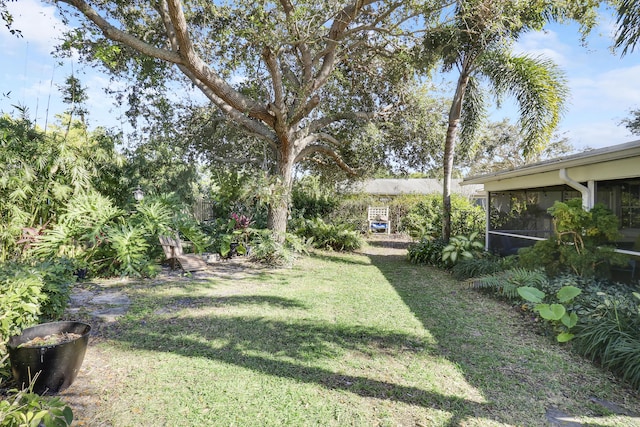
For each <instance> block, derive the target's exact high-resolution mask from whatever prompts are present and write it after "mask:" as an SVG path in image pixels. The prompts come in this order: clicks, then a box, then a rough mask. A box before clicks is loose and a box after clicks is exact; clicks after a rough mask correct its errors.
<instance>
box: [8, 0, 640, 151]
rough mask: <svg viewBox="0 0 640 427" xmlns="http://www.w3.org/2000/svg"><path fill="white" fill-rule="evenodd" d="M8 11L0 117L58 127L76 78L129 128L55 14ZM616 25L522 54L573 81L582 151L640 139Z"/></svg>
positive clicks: (570, 109)
mask: <svg viewBox="0 0 640 427" xmlns="http://www.w3.org/2000/svg"><path fill="white" fill-rule="evenodd" d="M8 6H9V10H10V11H11V13H12V14H13V15H14V19H15V22H14V27H15V28H17V29H20V30H21V32H22V35H23V37H22V38H16V37H15V36H13V35H11V34H10V33H9V31H8V30H7V29H6V28H5V27H4V26H2V27H1V28H0V52H2V58H3V59H2V62H1V63H0V112H2V113H10V114H11V113H14V112H15V108H14V107H13V106H14V105H19V106H22V107H25V106H26V107H27V108H28V111H29V114H30V117H31V118H32V119H33V120H35V121H36V122H37V123H38V125H40V126H42V127H44V126H45V124H50V123H52V122H53V121H54V120H55V115H56V114H58V113H60V112H62V111H63V110H64V109H65V106H64V105H63V104H62V103H61V102H60V101H59V100H60V98H61V96H60V91H59V89H58V87H59V86H60V85H62V84H63V82H64V80H65V78H66V77H67V76H69V75H71V73H72V72H73V73H74V75H76V76H77V77H78V78H79V79H80V80H81V82H82V84H83V86H86V87H87V88H88V95H89V100H88V102H87V104H88V110H89V113H90V114H89V125H90V126H91V127H94V126H106V127H116V128H120V127H126V125H124V124H123V123H122V122H121V121H120V119H119V116H121V113H122V111H120V110H119V107H115V106H114V105H113V104H112V102H111V101H110V100H109V99H108V98H107V97H106V95H105V94H104V88H105V87H109V86H110V85H111V86H112V85H114V83H113V82H110V80H109V76H108V75H106V74H102V73H100V72H98V71H96V70H93V69H92V68H91V67H89V66H87V65H83V64H81V63H79V62H78V60H77V59H64V60H61V59H58V58H54V57H53V56H52V55H51V54H50V53H51V52H52V51H53V50H54V46H55V45H56V40H57V39H58V38H59V36H60V34H61V31H62V30H63V29H64V24H63V23H62V21H61V20H60V18H59V17H58V16H57V15H56V12H55V8H54V7H53V6H51V5H48V4H45V3H43V2H41V1H39V0H20V1H18V2H9V3H8ZM614 24H615V22H614V19H613V13H611V12H609V13H606V11H605V13H603V14H602V16H601V20H600V26H599V27H598V28H596V29H595V30H594V31H593V32H592V34H591V36H590V37H589V38H588V39H587V46H586V47H585V46H583V45H581V43H580V37H579V34H578V29H577V26H575V25H552V26H550V27H549V28H548V29H547V30H546V31H544V32H536V33H529V34H526V35H525V36H524V37H523V38H522V39H521V40H520V41H519V42H518V44H517V45H516V47H515V49H516V52H518V53H526V54H530V55H534V56H535V55H543V56H545V57H547V58H549V59H552V60H553V61H554V62H556V64H558V65H559V66H560V68H561V69H562V70H563V71H564V72H565V73H566V78H567V81H568V85H569V90H570V95H569V99H568V105H567V111H566V113H565V115H564V116H563V118H562V120H561V122H560V125H559V128H558V133H559V134H560V135H562V136H564V137H567V138H569V142H570V143H571V144H572V145H573V146H574V147H575V149H576V150H577V151H582V150H584V149H587V148H601V147H606V146H611V145H616V144H622V143H625V142H629V141H633V140H636V139H640V137H638V136H633V135H631V133H630V132H628V131H627V129H626V128H625V127H624V126H623V125H621V124H620V122H621V121H622V120H623V119H624V118H627V117H629V115H630V111H631V110H632V109H638V108H640V49H638V50H637V51H636V52H632V53H630V54H628V55H627V56H625V57H623V58H621V57H620V55H616V54H613V53H612V52H611V49H610V46H611V44H612V34H613V30H614ZM503 118H509V119H510V120H511V121H512V122H515V121H516V120H517V114H516V111H515V108H514V105H513V103H512V102H509V101H507V102H505V103H504V104H503V106H502V108H500V109H494V110H493V112H492V114H491V119H492V120H495V121H499V120H501V119H503Z"/></svg>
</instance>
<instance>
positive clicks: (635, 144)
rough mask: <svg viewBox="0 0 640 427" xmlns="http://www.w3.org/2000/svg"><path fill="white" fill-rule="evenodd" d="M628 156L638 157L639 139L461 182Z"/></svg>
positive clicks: (581, 164)
mask: <svg viewBox="0 0 640 427" xmlns="http://www.w3.org/2000/svg"><path fill="white" fill-rule="evenodd" d="M629 157H640V140H637V141H632V142H628V143H626V144H619V145H613V146H610V147H605V148H600V149H597V150H590V151H585V152H582V153H577V154H572V155H569V156H565V157H559V158H557V159H551V160H545V161H543V162H538V163H533V164H530V165H526V166H522V167H520V168H517V169H511V170H507V171H499V172H492V173H488V174H485V175H478V176H472V177H468V178H465V179H464V180H463V182H462V184H463V185H464V184H484V183H486V182H493V181H500V180H503V179H508V178H516V177H521V176H527V175H535V174H538V173H542V172H549V171H554V170H560V169H567V168H572V167H576V166H584V165H589V164H594V163H603V162H607V161H611V160H619V159H625V158H629ZM639 170H640V167H639Z"/></svg>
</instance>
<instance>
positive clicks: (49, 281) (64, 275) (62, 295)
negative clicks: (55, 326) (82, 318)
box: [35, 258, 77, 321]
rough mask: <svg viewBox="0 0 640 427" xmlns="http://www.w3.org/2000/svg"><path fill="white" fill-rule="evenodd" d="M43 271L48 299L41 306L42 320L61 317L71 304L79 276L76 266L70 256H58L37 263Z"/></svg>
mask: <svg viewBox="0 0 640 427" xmlns="http://www.w3.org/2000/svg"><path fill="white" fill-rule="evenodd" d="M35 268H37V269H38V270H40V271H41V273H42V281H43V287H42V290H43V292H44V294H45V295H46V299H45V300H44V302H43V303H42V304H41V306H40V312H41V315H40V318H41V320H47V321H48V320H57V319H59V318H60V317H61V316H62V314H63V313H64V311H65V310H66V308H67V305H68V304H69V295H70V294H71V289H72V287H73V284H74V283H75V282H76V280H77V278H76V276H74V271H75V270H76V266H75V265H74V263H73V261H72V260H70V259H68V258H57V259H54V260H49V261H45V262H43V263H40V264H37V265H36V267H35Z"/></svg>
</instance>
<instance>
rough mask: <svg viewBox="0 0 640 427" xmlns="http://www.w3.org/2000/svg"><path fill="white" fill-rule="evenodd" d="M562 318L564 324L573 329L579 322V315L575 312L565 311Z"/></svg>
mask: <svg viewBox="0 0 640 427" xmlns="http://www.w3.org/2000/svg"><path fill="white" fill-rule="evenodd" d="M560 320H561V321H562V324H563V325H564V326H566V327H567V328H568V329H571V328H573V327H574V326H576V325H577V324H578V315H577V314H575V313H565V314H564V316H562V319H560Z"/></svg>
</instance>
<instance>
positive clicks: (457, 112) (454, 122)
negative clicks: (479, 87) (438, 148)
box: [442, 71, 469, 243]
mask: <svg viewBox="0 0 640 427" xmlns="http://www.w3.org/2000/svg"><path fill="white" fill-rule="evenodd" d="M468 83H469V74H468V73H467V72H465V71H462V72H461V73H460V77H458V84H457V86H456V93H455V95H454V97H453V102H452V103H451V109H450V110H449V126H448V127H447V137H446V139H445V143H444V180H443V183H442V238H443V239H444V241H445V242H447V243H448V242H449V239H450V238H451V175H452V173H453V159H454V157H455V151H456V137H457V134H458V124H459V123H460V117H461V115H462V102H463V101H464V94H465V91H466V90H467V84H468Z"/></svg>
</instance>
